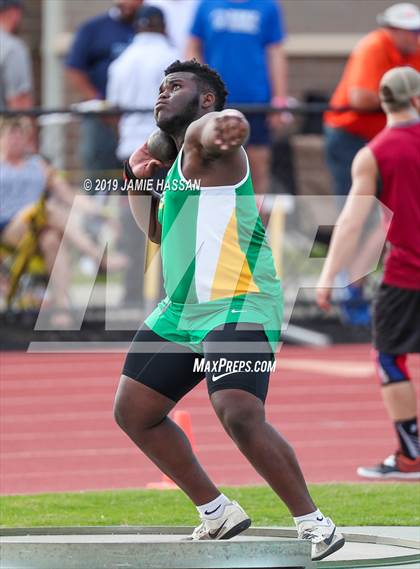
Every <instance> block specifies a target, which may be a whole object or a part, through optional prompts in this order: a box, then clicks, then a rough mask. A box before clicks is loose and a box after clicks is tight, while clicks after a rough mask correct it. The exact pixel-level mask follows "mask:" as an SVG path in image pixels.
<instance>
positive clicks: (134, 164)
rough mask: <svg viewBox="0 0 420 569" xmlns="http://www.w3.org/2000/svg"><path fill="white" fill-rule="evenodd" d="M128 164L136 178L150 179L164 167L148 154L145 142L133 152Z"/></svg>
mask: <svg viewBox="0 0 420 569" xmlns="http://www.w3.org/2000/svg"><path fill="white" fill-rule="evenodd" d="M128 162H129V164H130V167H131V169H132V171H133V174H134V175H135V176H136V178H151V177H152V176H153V174H154V173H155V172H156V170H158V169H159V168H164V167H165V164H164V163H163V162H160V160H156V158H153V156H152V155H151V154H150V152H149V149H148V147H147V142H146V143H145V144H143V146H141V147H140V148H138V149H137V150H136V151H135V152H133V154H132V155H131V156H130V158H129V161H128Z"/></svg>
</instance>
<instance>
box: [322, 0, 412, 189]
mask: <svg viewBox="0 0 420 569" xmlns="http://www.w3.org/2000/svg"><path fill="white" fill-rule="evenodd" d="M378 23H379V24H380V25H381V27H380V28H379V29H377V30H375V31H373V32H371V33H369V34H368V35H367V36H365V37H364V38H363V39H362V40H361V41H360V42H359V43H358V44H357V45H356V47H355V48H354V50H353V52H352V54H351V55H350V58H349V60H348V62H347V64H346V67H345V69H344V73H343V76H342V78H341V80H340V82H339V84H338V86H337V88H336V90H335V91H334V93H333V96H332V98H331V101H330V105H331V107H336V108H340V107H341V108H342V107H350V108H351V110H348V111H346V112H338V111H328V112H326V113H325V116H324V123H325V136H326V153H327V163H328V166H329V168H330V170H331V174H332V176H333V179H334V192H335V193H336V194H337V195H347V194H348V192H349V190H350V187H351V173H350V170H351V163H352V161H353V158H354V157H355V155H356V153H357V152H358V151H359V150H360V149H361V148H362V147H363V146H364V145H365V144H366V143H367V142H369V140H371V139H372V138H373V137H374V136H376V135H377V134H378V133H379V132H380V131H381V130H382V129H383V128H384V127H385V121H386V119H385V114H384V113H383V112H381V107H380V101H379V83H380V80H381V78H382V77H383V75H384V74H385V73H386V72H387V71H389V70H390V69H392V68H394V67H403V66H405V65H409V66H411V67H414V69H416V70H417V71H420V10H419V8H418V7H417V6H415V5H414V4H408V3H402V4H394V5H393V6H391V7H390V8H388V9H387V10H385V12H384V13H383V14H380V15H379V16H378Z"/></svg>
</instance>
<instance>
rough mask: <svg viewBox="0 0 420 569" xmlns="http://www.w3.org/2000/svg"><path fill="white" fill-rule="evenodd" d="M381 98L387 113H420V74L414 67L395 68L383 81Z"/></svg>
mask: <svg viewBox="0 0 420 569" xmlns="http://www.w3.org/2000/svg"><path fill="white" fill-rule="evenodd" d="M379 97H380V99H381V104H382V108H383V109H384V111H385V112H386V113H401V112H405V111H410V109H413V108H414V109H416V111H417V112H418V113H420V73H419V72H418V71H416V70H415V69H414V68H413V67H408V66H407V67H395V68H394V69H391V70H390V71H387V72H386V73H385V75H384V76H383V77H382V79H381V83H380V86H379Z"/></svg>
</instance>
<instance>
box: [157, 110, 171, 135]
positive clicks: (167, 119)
mask: <svg viewBox="0 0 420 569" xmlns="http://www.w3.org/2000/svg"><path fill="white" fill-rule="evenodd" d="M175 124H176V117H173V116H168V115H167V114H166V113H164V112H162V111H161V112H160V113H158V114H157V116H156V125H157V126H158V127H159V128H160V130H162V131H163V132H166V134H172V132H173V130H174V127H175Z"/></svg>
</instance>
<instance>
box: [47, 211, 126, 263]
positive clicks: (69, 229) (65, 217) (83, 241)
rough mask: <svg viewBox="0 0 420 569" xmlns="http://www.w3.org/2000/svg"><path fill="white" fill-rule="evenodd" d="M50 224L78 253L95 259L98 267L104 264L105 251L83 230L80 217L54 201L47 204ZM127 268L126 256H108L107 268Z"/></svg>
mask: <svg viewBox="0 0 420 569" xmlns="http://www.w3.org/2000/svg"><path fill="white" fill-rule="evenodd" d="M47 212H48V224H49V225H50V226H51V227H54V228H55V229H57V230H58V231H60V232H61V233H63V236H64V238H65V239H66V240H67V241H68V242H69V243H71V245H73V246H74V247H75V248H76V249H77V250H78V251H80V252H81V253H83V254H84V255H87V256H88V257H91V258H92V259H94V260H95V261H96V262H97V263H98V265H100V264H101V263H102V257H103V249H102V247H99V246H98V245H97V244H96V243H95V241H93V239H91V237H90V236H89V235H88V234H87V233H86V232H85V231H84V230H83V228H82V227H81V226H80V224H79V223H78V221H77V218H78V215H77V213H76V214H75V215H72V212H70V214H69V213H68V212H67V211H66V210H64V209H63V208H62V207H61V208H60V206H59V205H58V204H56V203H55V202H54V201H52V202H51V203H48V204H47ZM126 266H127V258H126V257H125V256H124V255H118V254H112V255H107V268H109V270H111V271H113V270H116V271H118V270H120V269H122V268H124V267H126Z"/></svg>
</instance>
